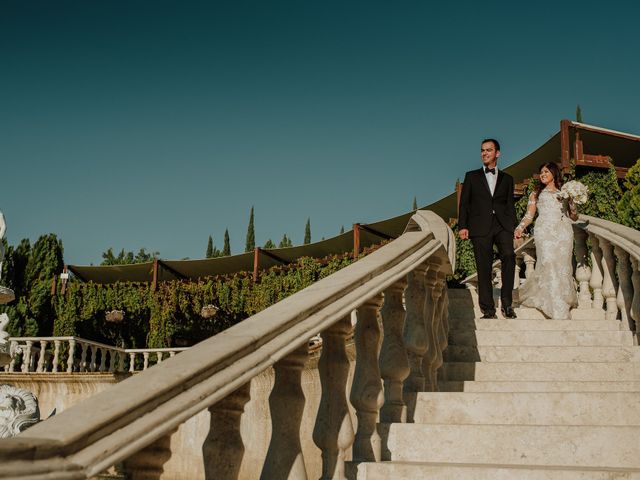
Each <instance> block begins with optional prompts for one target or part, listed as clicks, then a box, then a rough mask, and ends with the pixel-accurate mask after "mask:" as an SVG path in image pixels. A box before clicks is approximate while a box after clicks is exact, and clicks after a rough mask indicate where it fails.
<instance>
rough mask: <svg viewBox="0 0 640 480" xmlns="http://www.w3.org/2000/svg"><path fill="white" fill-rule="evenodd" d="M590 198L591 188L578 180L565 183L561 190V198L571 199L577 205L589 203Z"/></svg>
mask: <svg viewBox="0 0 640 480" xmlns="http://www.w3.org/2000/svg"><path fill="white" fill-rule="evenodd" d="M588 196H589V188H588V187H587V186H586V185H585V184H584V183H582V182H579V181H577V180H571V181H570V182H567V183H565V184H564V185H562V188H561V189H560V197H561V198H568V199H571V200H573V203H575V204H576V205H582V204H584V203H587V198H588Z"/></svg>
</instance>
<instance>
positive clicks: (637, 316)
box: [630, 257, 640, 345]
mask: <svg viewBox="0 0 640 480" xmlns="http://www.w3.org/2000/svg"><path fill="white" fill-rule="evenodd" d="M630 258H631V269H632V270H633V274H632V275H631V283H632V285H633V300H632V302H631V312H630V315H631V318H632V319H633V323H634V326H635V328H634V330H633V331H634V332H636V337H635V344H636V345H638V343H639V340H640V338H639V337H640V328H638V322H640V265H639V263H640V261H638V259H637V258H635V257H630Z"/></svg>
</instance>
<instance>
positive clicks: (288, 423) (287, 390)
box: [260, 343, 308, 480]
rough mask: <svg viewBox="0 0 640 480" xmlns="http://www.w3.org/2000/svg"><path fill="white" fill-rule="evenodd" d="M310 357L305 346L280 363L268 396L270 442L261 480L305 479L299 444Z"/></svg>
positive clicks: (275, 368) (305, 474)
mask: <svg viewBox="0 0 640 480" xmlns="http://www.w3.org/2000/svg"><path fill="white" fill-rule="evenodd" d="M307 357H308V347H307V344H306V343H305V344H304V345H302V346H301V347H299V348H298V349H297V350H294V351H293V352H292V353H290V354H289V355H287V356H286V357H284V358H283V359H282V360H280V361H279V362H277V363H276V364H275V365H274V366H273V369H274V370H275V383H274V385H273V390H272V391H271V395H269V408H270V410H271V442H270V443H269V450H268V451H267V458H266V459H265V461H264V466H263V468H262V474H261V475H260V478H261V479H262V480H306V479H307V471H306V467H305V465H304V458H303V457H302V446H301V445H300V422H301V420H302V412H303V410H304V402H305V399H304V393H303V392H302V383H301V382H302V369H303V367H304V364H305V362H306V360H307Z"/></svg>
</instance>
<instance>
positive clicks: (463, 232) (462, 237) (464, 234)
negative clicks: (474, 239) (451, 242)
mask: <svg viewBox="0 0 640 480" xmlns="http://www.w3.org/2000/svg"><path fill="white" fill-rule="evenodd" d="M458 236H459V237H460V240H468V239H469V230H468V229H466V228H463V229H461V230H460V231H459V232H458Z"/></svg>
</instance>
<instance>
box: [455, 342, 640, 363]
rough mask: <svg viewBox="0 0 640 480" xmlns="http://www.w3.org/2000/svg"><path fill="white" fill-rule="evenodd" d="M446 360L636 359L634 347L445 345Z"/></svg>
mask: <svg viewBox="0 0 640 480" xmlns="http://www.w3.org/2000/svg"><path fill="white" fill-rule="evenodd" d="M444 360H445V361H447V362H477V361H483V362H631V361H634V362H637V361H640V348H638V347H544V346H542V347H541V346H536V347H519V346H518V347H517V346H511V347H500V346H488V345H480V346H478V345H476V346H473V345H449V347H447V349H446V350H445V351H444Z"/></svg>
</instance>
